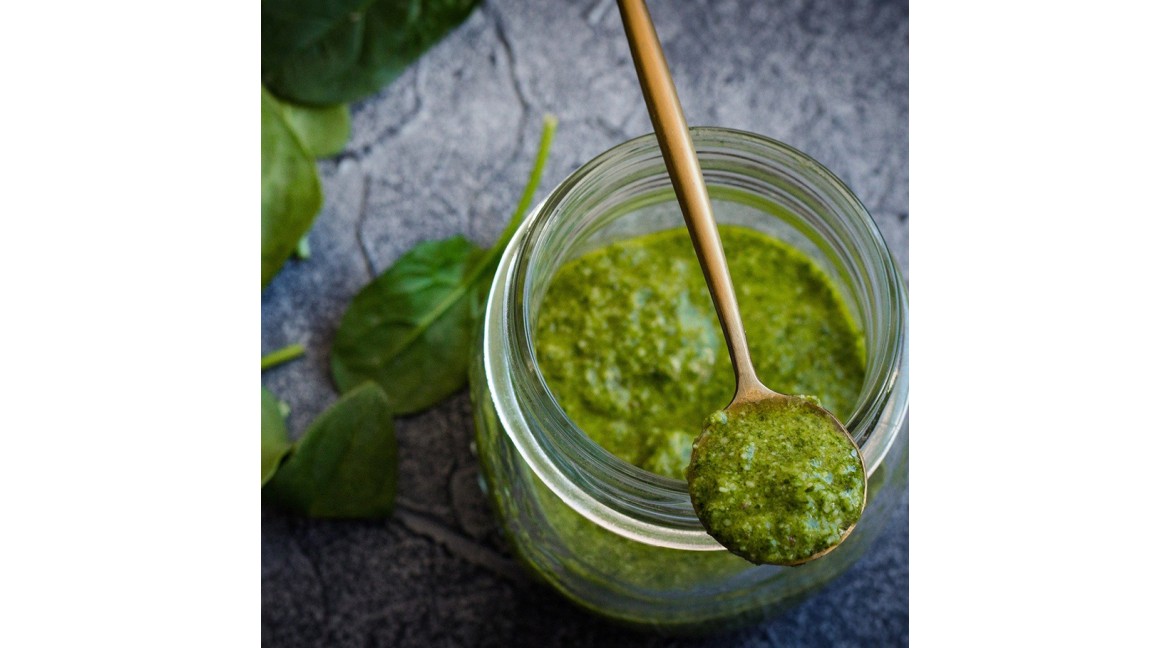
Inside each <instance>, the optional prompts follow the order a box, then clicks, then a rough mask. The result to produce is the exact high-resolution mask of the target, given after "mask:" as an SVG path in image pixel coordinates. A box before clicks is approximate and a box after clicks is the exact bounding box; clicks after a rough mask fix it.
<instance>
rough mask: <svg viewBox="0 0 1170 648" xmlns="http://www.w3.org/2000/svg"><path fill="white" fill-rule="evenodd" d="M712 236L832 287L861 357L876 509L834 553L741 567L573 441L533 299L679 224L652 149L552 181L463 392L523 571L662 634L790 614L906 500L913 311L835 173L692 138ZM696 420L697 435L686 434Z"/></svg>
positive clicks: (519, 240)
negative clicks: (780, 247)
mask: <svg viewBox="0 0 1170 648" xmlns="http://www.w3.org/2000/svg"><path fill="white" fill-rule="evenodd" d="M692 135H693V139H694V142H695V147H696V150H697V151H698V154H699V159H700V163H701V166H702V168H703V172H704V177H705V178H706V181H707V184H708V190H709V193H710V195H711V198H712V202H713V206H714V209H715V214H716V218H717V219H718V220H719V222H720V223H727V224H737V225H741V226H745V227H750V228H753V229H755V230H757V231H759V232H761V233H764V234H766V235H768V236H772V237H775V238H777V239H780V240H782V241H784V242H786V243H788V244H789V245H792V246H794V247H796V248H797V249H798V250H800V251H801V252H803V253H804V254H806V255H807V256H808V257H809V258H810V259H812V260H813V261H814V262H815V263H816V264H817V265H818V266H819V267H820V268H821V269H822V270H823V271H824V272H825V274H826V275H827V276H828V277H829V278H830V279H831V280H832V281H833V282H834V283H835V285H836V287H837V289H838V291H839V293H840V295H841V297H842V299H843V301H844V303H845V305H846V306H847V308H848V310H849V311H850V315H851V316H852V317H853V319H854V322H856V323H857V325H858V326H859V328H860V329H861V331H862V334H863V336H864V341H865V359H866V375H865V379H864V383H863V385H862V390H861V395H860V397H859V398H858V400H857V402H856V403H855V404H854V407H853V410H852V412H850V413H844V412H838V414H843V415H844V416H842V420H844V421H845V422H846V427H848V428H849V430H850V432H851V433H852V434H853V436H854V438H855V439H856V440H857V442H858V445H859V446H860V447H861V449H862V453H863V454H864V455H865V461H866V465H867V466H868V469H869V471H870V474H869V493H870V497H869V500H870V503H869V505H868V506H867V508H866V512H865V514H864V515H863V517H862V520H861V522H860V524H859V525H858V527H857V528H856V529H855V530H854V532H853V533H852V534H851V535H850V537H849V538H848V539H847V540H846V541H845V543H844V544H843V545H842V546H841V547H840V548H838V549H837V550H835V551H834V552H832V553H830V554H829V555H827V556H826V557H824V558H821V559H818V560H816V561H813V562H812V563H809V564H806V565H802V566H800V567H794V568H783V567H774V566H756V565H752V564H750V563H748V562H746V561H744V560H742V559H740V558H738V557H736V556H733V555H731V554H730V553H728V552H727V551H725V550H723V548H722V547H720V546H719V545H718V544H717V543H716V542H715V541H714V540H713V539H712V538H711V537H710V536H708V535H707V533H706V532H705V531H704V530H703V528H702V526H701V525H700V524H699V521H698V519H697V518H696V517H695V514H694V511H693V509H692V508H691V503H690V498H689V495H688V492H687V485H686V482H684V481H681V480H678V479H670V478H667V477H663V476H661V475H657V474H654V473H650V472H647V471H645V470H642V469H640V468H637V467H635V466H633V465H631V464H628V463H625V462H624V461H621V460H620V459H618V458H617V457H615V456H613V455H612V454H610V453H609V452H607V451H605V450H604V449H602V448H601V447H600V446H599V445H597V444H596V443H595V442H594V441H592V440H591V439H590V438H589V435H588V434H587V433H586V432H584V431H582V430H580V429H579V428H577V427H576V426H575V425H574V423H573V422H572V421H571V420H569V418H568V417H567V416H566V415H565V414H564V412H563V411H562V410H561V408H560V407H559V406H558V404H557V402H556V400H555V398H554V397H553V395H552V393H551V392H550V390H549V388H548V386H547V385H546V383H545V381H544V379H543V377H542V376H541V374H540V368H539V365H538V363H537V361H536V354H535V351H534V349H535V341H534V335H535V331H536V321H537V317H538V315H539V312H540V304H541V299H542V297H543V294H544V292H545V291H546V290H547V288H548V285H549V282H550V281H551V280H552V278H553V276H554V275H555V274H556V271H557V269H558V268H560V267H561V266H562V265H563V264H565V263H566V262H568V261H570V260H572V259H574V258H576V257H578V256H580V255H581V254H583V253H585V252H588V251H590V250H593V249H596V248H598V247H601V246H604V245H606V244H608V243H612V242H614V241H616V240H620V239H623V238H629V237H634V236H639V235H642V234H647V233H650V232H655V231H660V230H664V229H674V228H677V227H680V226H682V217H681V214H680V213H679V209H678V206H677V203H676V202H675V199H674V192H673V190H672V188H671V185H670V179H669V177H668V176H667V173H666V169H665V166H664V165H663V163H662V159H661V157H660V154H659V151H658V146H657V143H656V141H655V140H654V138H653V137H652V136H644V137H641V138H638V139H635V140H631V141H629V142H626V143H624V144H621V145H619V146H617V147H616V148H614V149H611V150H610V151H608V152H606V153H604V154H602V155H600V156H598V157H597V158H595V159H594V160H593V161H591V162H589V163H588V164H586V165H585V166H583V167H582V168H581V169H579V170H578V171H577V172H576V173H574V174H573V175H571V176H570V177H569V178H568V179H566V180H565V181H564V182H562V183H561V184H560V185H559V186H558V187H557V188H556V189H555V190H554V191H553V193H552V194H551V195H550V196H549V198H548V199H547V200H546V201H545V202H544V203H543V204H541V205H540V206H539V207H537V208H536V210H534V213H533V214H530V215H529V218H528V219H527V220H526V221H525V223H524V225H523V226H522V227H521V228H520V230H519V231H518V232H517V234H516V236H515V237H514V238H513V240H512V242H511V244H510V245H509V246H508V249H507V250H506V252H505V254H504V257H503V259H502V261H501V262H500V266H499V269H498V270H497V272H496V276H495V279H494V281H493V284H492V287H491V290H490V294H489V296H488V302H487V307H486V313H485V319H484V329H483V335H482V338H481V341H482V344H481V345H479V344H477V345H476V349H475V351H476V354H477V357H476V358H475V359H474V360H473V363H472V376H471V382H472V385H471V391H472V399H473V402H474V404H475V419H476V443H477V451H478V453H479V457H480V461H481V464H482V467H483V472H484V476H485V478H486V481H487V484H488V488H489V491H490V493H489V497H490V499H491V501H492V503H493V505H494V507H495V509H496V512H497V515H498V517H499V520H500V522H501V524H502V526H503V528H504V531H505V533H506V535H507V536H508V539H509V541H510V543H511V545H512V547H513V549H514V551H515V553H516V555H517V557H518V559H519V560H520V561H521V562H522V563H524V564H525V566H526V567H528V568H529V569H530V570H531V571H533V572H534V573H535V574H537V575H538V577H540V578H542V579H543V580H545V581H547V582H548V583H549V584H550V585H551V586H553V587H554V588H556V589H557V590H558V591H560V592H561V593H562V594H563V595H565V596H566V597H568V598H569V599H570V600H572V601H574V602H576V603H578V604H579V605H581V606H583V607H585V608H588V609H590V610H592V611H594V612H596V613H598V614H601V615H603V616H606V617H609V618H612V619H616V620H619V621H623V622H627V623H631V624H635V625H639V626H649V627H653V628H656V629H659V630H663V631H668V632H679V631H693V630H703V629H711V628H715V627H722V626H725V625H728V624H731V623H736V622H744V621H749V620H754V619H756V618H760V617H762V616H764V615H766V614H768V613H770V612H773V611H774V610H775V609H777V608H778V607H781V606H783V605H785V604H788V603H792V602H795V601H796V600H799V599H800V598H801V597H803V596H805V595H807V594H808V593H809V592H811V591H813V590H815V589H816V588H817V587H819V586H820V585H823V584H824V583H826V582H828V581H829V580H831V579H832V578H833V577H834V576H836V575H838V574H839V573H841V572H842V571H844V570H845V569H846V568H847V567H848V566H849V565H850V564H852V563H853V562H854V561H855V560H856V559H857V558H858V557H859V556H860V555H861V554H862V553H863V552H864V550H865V548H866V547H867V546H868V545H869V543H870V542H871V541H872V539H873V538H874V536H876V535H877V534H878V532H880V530H881V529H882V527H883V526H884V523H885V522H886V520H887V519H888V517H889V515H890V513H891V509H892V507H893V505H894V503H895V502H896V501H897V495H898V493H899V492H900V491H901V490H902V489H903V488H904V484H905V474H906V466H905V436H904V435H900V434H899V429H900V428H901V425H902V422H903V420H904V419H905V415H906V410H907V390H908V376H907V363H908V358H907V350H906V349H907V333H906V320H907V313H906V296H905V291H904V288H903V282H902V279H901V277H900V275H899V273H898V270H897V267H896V265H895V264H894V262H893V260H892V259H891V257H890V254H889V251H888V250H887V248H886V246H885V243H884V242H883V241H882V238H881V236H880V234H879V233H878V231H877V228H876V227H875V225H874V223H873V221H872V219H871V218H870V217H869V215H868V214H867V213H866V212H865V209H864V208H863V207H862V206H861V204H860V202H859V201H858V200H857V198H856V197H855V196H853V194H852V193H851V192H850V191H849V190H848V189H847V188H846V187H845V186H844V185H843V184H842V183H841V181H840V180H838V179H837V178H836V177H834V176H833V175H832V174H831V173H830V172H829V171H827V170H826V169H825V168H824V167H822V166H821V165H819V164H818V163H817V162H815V161H814V160H812V159H811V158H809V157H807V156H805V155H804V154H802V153H800V152H799V151H796V150H794V149H792V148H790V147H788V146H786V145H784V144H781V143H779V142H775V141H772V140H769V139H766V138H763V137H761V136H758V135H753V134H750V133H744V132H739V131H732V130H727V129H717V128H696V129H693V131H692ZM697 427H698V422H696V433H697V432H698V430H697Z"/></svg>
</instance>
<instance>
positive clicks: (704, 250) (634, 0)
mask: <svg viewBox="0 0 1170 648" xmlns="http://www.w3.org/2000/svg"><path fill="white" fill-rule="evenodd" d="M618 7H619V8H620V9H621V14H622V23H623V24H624V25H625V29H626V39H627V40H628V41H629V43H630V52H631V53H632V54H633V58H634V67H635V68H636V69H637V71H638V80H639V82H640V83H641V86H642V95H643V97H644V98H645V100H646V107H647V109H648V110H649V112H650V121H651V122H652V123H653V124H654V133H655V135H656V136H657V138H658V145H659V147H660V148H661V149H662V156H663V159H664V160H665V162H666V169H667V171H668V172H669V174H670V180H671V184H673V185H674V191H675V195H676V196H677V197H678V201H679V206H680V207H681V208H682V213H683V218H684V219H685V220H686V223H687V229H688V230H690V233H691V242H692V243H693V244H694V246H695V252H696V254H697V255H698V257H699V265H700V266H702V268H703V275H704V277H705V278H706V280H707V288H708V289H709V290H710V292H711V299H712V301H713V302H714V304H715V312H716V314H717V315H718V316H719V323H720V325H721V326H722V328H723V336H724V338H725V339H726V340H727V347H728V350H729V351H730V354H731V364H732V368H733V370H734V371H735V385H736V387H735V396H734V398H732V401H731V404H730V405H728V406H727V407H726V408H725V409H724V410H722V411H721V412H716V413H715V414H713V415H711V417H709V418H708V421H707V424H706V425H705V426H704V429H703V432H702V434H701V435H700V436H699V438H698V439H696V440H695V445H694V450H693V452H692V454H691V463H690V465H689V466H688V467H687V482H688V484H689V487H690V494H691V503H692V504H693V505H694V508H695V512H696V513H697V514H698V516H699V520H700V521H701V522H702V523H703V526H704V527H705V528H706V529H707V532H708V533H710V534H711V536H712V537H714V538H715V539H716V540H717V541H719V543H720V544H722V545H723V546H725V547H727V548H728V550H730V551H731V552H732V553H735V554H737V555H740V556H742V557H744V558H746V559H747V560H750V561H752V562H755V563H769V564H775V565H799V564H801V563H805V562H808V561H810V560H813V559H815V558H819V557H821V556H823V555H825V554H826V553H828V552H829V551H832V550H833V549H834V548H835V547H837V546H838V545H840V543H841V542H842V541H843V540H844V539H845V537H846V536H848V535H849V533H850V532H851V531H852V530H853V527H854V526H856V524H857V521H858V520H859V519H860V517H861V512H862V509H863V508H864V507H865V495H866V478H865V475H866V473H865V464H864V461H863V460H862V456H861V451H860V450H859V449H858V447H857V444H856V442H854V440H853V437H852V436H850V435H849V431H848V430H846V429H845V426H843V425H841V422H840V421H838V420H837V419H836V417H834V416H833V415H832V414H831V413H829V412H828V411H827V410H825V409H824V408H822V407H820V406H819V405H817V404H816V403H815V402H813V401H812V400H809V399H804V398H800V397H794V396H785V395H783V394H777V393H776V392H773V391H772V390H770V389H768V388H767V387H765V386H764V385H763V383H761V382H760V379H759V378H758V377H757V376H756V370H755V368H754V367H753V366H752V361H751V357H750V355H749V353H748V345H747V336H746V334H745V333H744V329H743V321H742V320H741V319H740V315H739V305H738V304H737V302H736V298H735V290H734V288H733V286H732V283H731V274H730V273H729V272H728V270H727V258H726V257H725V256H724V254H723V244H722V243H721V242H720V239H719V231H718V229H716V227H715V217H714V215H713V214H712V212H711V200H710V198H709V197H708V195H707V185H706V184H705V183H704V182H703V174H702V171H701V170H700V169H699V159H698V156H697V155H696V154H695V147H694V144H693V143H692V142H691V135H690V131H689V130H688V129H687V123H686V119H685V118H684V116H683V112H682V106H681V105H680V104H679V100H678V93H677V91H676V90H675V87H674V81H673V80H672V79H671V76H670V70H669V69H668V68H667V65H666V58H665V56H664V55H663V53H662V46H661V44H660V43H659V42H658V34H657V33H656V32H655V30H654V24H653V23H652V22H651V20H650V13H649V11H648V10H647V9H646V4H645V2H644V1H643V0H618Z"/></svg>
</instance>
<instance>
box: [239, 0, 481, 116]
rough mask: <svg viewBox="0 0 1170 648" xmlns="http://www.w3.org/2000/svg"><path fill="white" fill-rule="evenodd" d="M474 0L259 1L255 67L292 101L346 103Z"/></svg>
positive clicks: (461, 15)
mask: <svg viewBox="0 0 1170 648" xmlns="http://www.w3.org/2000/svg"><path fill="white" fill-rule="evenodd" d="M477 2H478V0H431V1H429V2H421V1H420V0H262V1H261V3H260V74H261V78H262V80H263V82H264V84H265V85H267V86H268V87H269V88H270V89H271V90H272V92H273V93H275V94H277V95H279V96H281V97H284V98H286V99H289V100H292V101H296V102H298V103H303V104H309V105H317V106H321V105H329V104H339V103H349V102H351V101H356V100H358V99H361V98H362V97H365V96H366V95H369V94H372V93H374V92H377V91H378V90H380V89H381V88H382V86H385V85H386V84H388V83H390V82H391V81H393V80H394V79H395V78H397V77H398V75H399V74H401V73H402V71H403V70H404V69H406V67H407V66H408V65H410V64H411V63H412V62H414V60H415V59H416V58H418V57H419V56H420V55H421V54H422V53H423V52H424V51H426V50H427V48H429V47H430V46H431V45H433V44H434V43H436V42H438V41H439V40H440V39H441V38H442V37H443V36H445V35H446V34H447V32H449V31H450V30H451V29H452V28H454V27H455V26H456V25H458V24H460V23H461V22H463V20H464V19H465V18H467V16H468V14H470V13H471V10H472V8H473V7H474V6H475V5H476V4H477Z"/></svg>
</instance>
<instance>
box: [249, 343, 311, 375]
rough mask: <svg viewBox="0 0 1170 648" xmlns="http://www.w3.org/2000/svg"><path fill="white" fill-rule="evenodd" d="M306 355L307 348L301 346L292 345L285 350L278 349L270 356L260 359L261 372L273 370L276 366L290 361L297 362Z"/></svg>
mask: <svg viewBox="0 0 1170 648" xmlns="http://www.w3.org/2000/svg"><path fill="white" fill-rule="evenodd" d="M303 355H305V347H303V346H301V345H300V344H290V345H288V346H286V347H284V348H283V349H277V350H276V351H273V352H272V353H269V354H268V355H265V356H263V357H262V358H260V371H264V370H265V369H271V368H272V367H275V366H276V365H279V364H283V363H285V362H288V361H289V360H296V359H297V358H299V357H301V356H303Z"/></svg>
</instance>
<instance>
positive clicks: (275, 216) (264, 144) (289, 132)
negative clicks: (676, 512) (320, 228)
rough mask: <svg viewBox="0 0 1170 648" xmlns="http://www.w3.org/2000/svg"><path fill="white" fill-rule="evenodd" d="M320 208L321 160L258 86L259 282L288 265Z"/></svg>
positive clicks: (269, 96) (278, 106) (265, 282)
mask: <svg viewBox="0 0 1170 648" xmlns="http://www.w3.org/2000/svg"><path fill="white" fill-rule="evenodd" d="M319 209H321V184H320V182H319V181H318V180H317V163H316V162H315V161H314V159H313V156H312V154H310V153H309V152H308V151H307V150H306V149H305V146H304V144H302V143H301V140H300V138H298V137H297V135H296V132H295V131H294V130H293V128H292V127H291V125H290V124H289V123H288V121H287V120H286V119H285V116H284V111H283V110H282V109H281V106H280V103H279V102H278V101H277V100H276V99H275V98H273V97H272V95H270V94H268V92H267V91H266V90H264V89H263V88H261V89H260V287H261V288H263V287H264V286H265V285H267V284H268V282H269V281H270V280H271V279H272V277H274V276H275V275H276V272H277V271H278V270H280V267H281V266H282V265H284V262H285V260H286V259H288V257H289V255H290V254H292V252H293V250H295V249H296V247H297V242H298V241H300V240H301V237H302V236H304V235H305V232H307V231H309V227H310V226H311V225H312V224H313V218H314V217H316V215H317V211H318V210H319Z"/></svg>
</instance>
